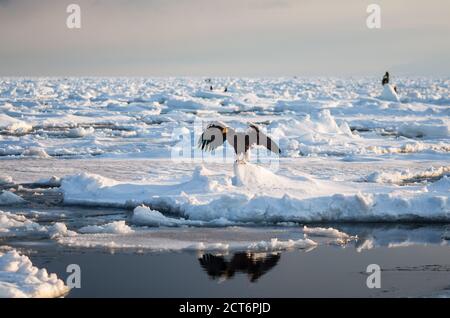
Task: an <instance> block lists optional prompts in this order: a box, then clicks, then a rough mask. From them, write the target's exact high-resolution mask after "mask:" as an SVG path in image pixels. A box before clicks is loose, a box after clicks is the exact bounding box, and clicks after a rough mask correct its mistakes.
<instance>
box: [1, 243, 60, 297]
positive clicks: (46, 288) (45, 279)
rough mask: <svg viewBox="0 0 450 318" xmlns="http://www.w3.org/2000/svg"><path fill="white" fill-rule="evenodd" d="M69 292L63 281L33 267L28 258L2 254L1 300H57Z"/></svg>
mask: <svg viewBox="0 0 450 318" xmlns="http://www.w3.org/2000/svg"><path fill="white" fill-rule="evenodd" d="M68 292H69V288H68V287H67V286H66V285H65V284H64V282H63V281H62V280H60V279H58V277H57V276H56V275H55V274H48V273H47V271H46V269H44V268H42V269H39V268H37V267H35V266H33V264H32V262H31V261H30V259H29V258H28V257H27V256H25V255H21V254H19V253H18V252H17V251H16V250H12V251H8V252H5V253H3V252H0V298H55V297H62V296H64V295H65V294H67V293H68Z"/></svg>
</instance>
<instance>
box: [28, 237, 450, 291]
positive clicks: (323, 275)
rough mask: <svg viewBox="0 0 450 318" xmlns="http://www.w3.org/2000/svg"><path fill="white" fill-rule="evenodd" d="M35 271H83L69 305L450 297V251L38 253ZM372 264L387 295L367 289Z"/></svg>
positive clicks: (419, 248)
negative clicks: (91, 300)
mask: <svg viewBox="0 0 450 318" xmlns="http://www.w3.org/2000/svg"><path fill="white" fill-rule="evenodd" d="M32 249H33V251H34V252H33V253H31V254H29V256H30V258H31V260H32V261H33V263H34V264H35V265H36V266H38V267H45V268H47V270H48V271H49V272H54V273H57V275H58V277H60V278H61V279H65V278H66V277H67V276H68V275H69V274H68V273H66V267H67V265H69V264H78V265H80V267H81V288H80V289H72V291H71V292H70V294H69V295H68V297H227V298H233V297H435V296H440V295H442V294H446V293H447V294H448V291H446V290H448V288H449V287H450V247H448V246H439V245H433V246H410V247H400V248H388V247H379V248H375V249H372V250H368V251H363V252H358V251H357V250H356V249H355V248H354V247H347V248H342V247H337V246H320V247H318V248H317V249H315V250H313V251H310V252H304V251H289V252H282V253H270V254H249V253H230V254H229V255H225V256H223V255H213V254H197V253H188V252H180V253H147V254H136V253H116V254H111V253H107V252H104V251H98V250H83V251H81V250H68V249H67V248H60V247H55V246H52V248H48V247H45V246H39V245H37V246H34V247H33V248H32ZM369 264H378V265H380V266H381V268H382V273H381V287H382V288H381V289H369V288H368V287H367V285H366V279H367V277H368V274H367V273H366V269H367V266H368V265H369Z"/></svg>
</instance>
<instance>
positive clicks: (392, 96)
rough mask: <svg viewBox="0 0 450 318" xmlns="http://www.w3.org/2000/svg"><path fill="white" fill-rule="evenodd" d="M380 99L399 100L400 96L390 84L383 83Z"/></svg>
mask: <svg viewBox="0 0 450 318" xmlns="http://www.w3.org/2000/svg"><path fill="white" fill-rule="evenodd" d="M379 98H380V99H383V100H387V101H391V102H399V101H400V98H399V97H398V94H397V93H396V92H395V90H394V86H392V85H390V84H386V85H383V91H382V92H381V95H380V97H379Z"/></svg>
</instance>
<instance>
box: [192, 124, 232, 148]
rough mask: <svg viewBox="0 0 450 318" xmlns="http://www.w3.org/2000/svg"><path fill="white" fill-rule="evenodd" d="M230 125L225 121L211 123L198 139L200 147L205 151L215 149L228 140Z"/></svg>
mask: <svg viewBox="0 0 450 318" xmlns="http://www.w3.org/2000/svg"><path fill="white" fill-rule="evenodd" d="M227 129H228V127H227V126H226V125H225V124H223V123H211V124H209V125H208V127H206V129H205V130H204V131H203V133H202V135H201V136H200V138H199V140H198V147H199V148H200V149H202V150H203V151H213V150H215V149H217V148H219V147H220V146H222V145H223V144H224V142H225V141H226V140H227V134H226V132H227Z"/></svg>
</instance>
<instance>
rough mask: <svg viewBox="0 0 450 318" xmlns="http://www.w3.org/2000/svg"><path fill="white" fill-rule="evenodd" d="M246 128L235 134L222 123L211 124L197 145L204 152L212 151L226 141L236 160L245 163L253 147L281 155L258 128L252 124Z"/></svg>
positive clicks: (273, 143)
mask: <svg viewBox="0 0 450 318" xmlns="http://www.w3.org/2000/svg"><path fill="white" fill-rule="evenodd" d="M248 126H249V127H248V129H247V131H245V132H236V131H235V130H234V129H232V128H230V127H228V126H227V125H226V124H224V123H222V122H214V123H211V124H209V125H208V127H206V129H205V131H204V132H203V134H202V135H201V137H200V139H199V141H198V145H199V147H200V148H201V149H202V150H204V151H213V150H215V149H217V148H219V147H220V146H222V145H223V144H224V143H225V141H228V143H229V144H230V145H231V146H232V147H233V149H234V152H235V154H236V156H237V159H238V160H245V161H249V155H250V149H251V148H252V147H253V146H255V145H258V146H264V147H266V148H267V149H268V150H270V151H272V152H273V153H275V154H277V155H279V154H280V153H281V150H280V148H279V147H278V145H277V144H276V143H275V142H274V141H273V140H272V139H270V138H269V137H268V136H267V135H265V134H264V133H263V132H262V131H261V130H260V129H259V127H258V126H256V125H254V124H249V125H248ZM242 157H244V158H242Z"/></svg>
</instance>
